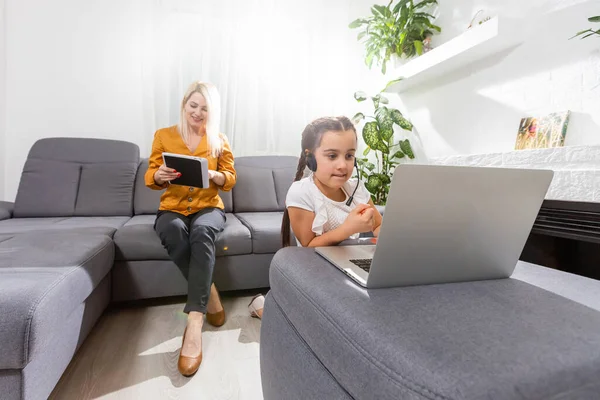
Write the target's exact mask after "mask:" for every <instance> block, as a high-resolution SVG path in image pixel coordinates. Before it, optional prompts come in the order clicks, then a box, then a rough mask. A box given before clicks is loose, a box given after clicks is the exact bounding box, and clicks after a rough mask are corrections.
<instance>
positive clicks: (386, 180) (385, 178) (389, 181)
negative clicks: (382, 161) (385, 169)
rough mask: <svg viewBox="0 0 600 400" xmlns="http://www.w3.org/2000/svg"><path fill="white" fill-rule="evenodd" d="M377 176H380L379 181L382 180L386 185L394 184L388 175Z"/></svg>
mask: <svg viewBox="0 0 600 400" xmlns="http://www.w3.org/2000/svg"><path fill="white" fill-rule="evenodd" d="M377 175H378V176H379V179H381V182H382V183H383V184H384V185H388V184H390V183H391V182H392V180H391V178H390V177H389V176H388V175H386V174H377Z"/></svg>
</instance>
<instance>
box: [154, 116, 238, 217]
mask: <svg viewBox="0 0 600 400" xmlns="http://www.w3.org/2000/svg"><path fill="white" fill-rule="evenodd" d="M220 136H221V139H222V140H223V152H222V153H221V155H220V157H219V158H214V157H212V156H211V155H210V152H209V150H208V143H207V138H206V135H204V136H203V137H202V139H201V140H200V144H198V147H197V148H196V150H195V151H194V152H193V153H192V152H190V149H189V148H188V147H187V146H186V144H185V143H184V141H183V139H182V138H181V135H180V134H179V131H178V129H177V126H171V127H169V128H163V129H159V130H158V131H156V133H155V134H154V141H153V142H152V154H151V155H150V158H149V159H148V170H147V171H146V175H145V176H144V178H145V182H146V186H148V187H149V188H150V189H156V190H162V189H165V188H166V189H167V190H165V192H164V193H163V194H162V196H161V198H160V206H159V208H158V209H159V210H169V211H175V212H178V213H180V214H183V215H190V214H194V213H196V212H198V211H200V210H202V209H204V208H207V207H216V208H220V209H224V205H223V200H221V197H220V196H219V189H221V190H223V191H229V190H231V188H233V186H234V185H235V182H236V180H237V174H236V172H235V168H234V162H233V154H232V153H231V148H230V146H229V141H228V140H227V137H226V136H225V135H223V134H220ZM163 152H168V153H177V154H184V155H188V156H195V157H203V158H206V159H207V160H208V169H212V170H215V171H219V172H222V173H223V174H224V175H225V184H224V185H223V186H222V187H218V186H217V185H216V184H215V183H214V182H213V181H212V180H211V181H210V187H209V188H207V189H198V188H193V187H187V186H180V185H170V184H169V183H165V184H164V185H162V186H161V185H157V184H156V182H154V173H155V172H156V170H158V168H159V167H160V166H161V164H162V163H163V159H162V153H163Z"/></svg>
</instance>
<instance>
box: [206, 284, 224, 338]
mask: <svg viewBox="0 0 600 400" xmlns="http://www.w3.org/2000/svg"><path fill="white" fill-rule="evenodd" d="M216 288H217V287H216V286H215V289H216ZM216 292H217V297H218V298H219V303H221V307H223V302H222V301H221V296H220V295H219V291H218V290H217V291H216ZM206 322H208V323H209V324H211V325H212V326H216V327H217V328H218V327H220V326H223V324H224V323H225V309H222V310H221V311H217V312H216V313H209V312H208V311H206Z"/></svg>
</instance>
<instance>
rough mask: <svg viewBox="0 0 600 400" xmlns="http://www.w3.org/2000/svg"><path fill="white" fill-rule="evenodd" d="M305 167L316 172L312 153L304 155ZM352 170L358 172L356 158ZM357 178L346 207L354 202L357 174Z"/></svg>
mask: <svg viewBox="0 0 600 400" xmlns="http://www.w3.org/2000/svg"><path fill="white" fill-rule="evenodd" d="M306 166H307V167H308V169H310V170H311V171H312V172H315V171H316V170H317V159H316V158H315V155H314V154H313V153H308V154H307V155H306ZM354 168H356V171H357V172H358V163H357V162H356V157H354ZM357 176H358V180H357V181H356V187H355V188H354V191H353V192H352V195H351V196H350V197H348V201H346V205H347V206H350V204H352V200H354V194H355V193H356V189H358V185H359V184H360V173H357Z"/></svg>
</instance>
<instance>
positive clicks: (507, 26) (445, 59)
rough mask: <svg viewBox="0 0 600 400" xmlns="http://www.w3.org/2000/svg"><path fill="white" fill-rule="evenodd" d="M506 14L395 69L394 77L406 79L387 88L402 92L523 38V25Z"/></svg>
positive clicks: (392, 75)
mask: <svg viewBox="0 0 600 400" xmlns="http://www.w3.org/2000/svg"><path fill="white" fill-rule="evenodd" d="M516 28H517V27H516V25H515V24H514V23H513V22H512V21H510V20H508V19H505V18H499V17H494V18H492V19H490V20H489V21H486V22H484V23H482V24H481V25H476V26H474V27H473V28H471V29H469V30H468V31H466V32H464V33H463V34H461V35H459V36H457V37H455V38H453V39H451V40H449V41H448V42H446V43H443V44H441V45H440V46H438V47H436V48H434V49H433V50H431V51H429V52H428V53H425V54H423V55H422V56H419V57H417V58H415V59H412V60H410V61H408V62H407V63H406V64H404V65H401V66H399V67H397V68H396V69H394V70H393V71H392V72H391V73H390V74H389V76H390V80H391V79H397V78H400V77H402V78H403V79H402V80H401V81H399V82H397V83H395V84H393V85H391V86H390V87H388V88H387V90H386V91H387V92H396V93H401V92H405V91H407V90H410V89H413V88H415V87H417V86H419V85H420V84H422V83H425V82H429V81H432V80H434V79H436V78H438V77H441V76H443V75H445V74H448V73H450V72H452V71H455V70H457V69H460V68H464V67H466V66H468V65H469V64H472V63H473V62H475V61H477V60H480V59H483V58H485V57H487V56H490V55H492V54H495V53H498V52H500V51H502V50H505V49H507V48H509V47H511V46H513V45H516V44H518V43H519V42H520V41H521V36H520V35H519V33H518V32H519V31H521V30H520V29H516Z"/></svg>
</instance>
